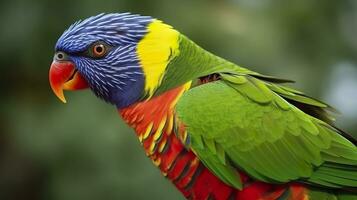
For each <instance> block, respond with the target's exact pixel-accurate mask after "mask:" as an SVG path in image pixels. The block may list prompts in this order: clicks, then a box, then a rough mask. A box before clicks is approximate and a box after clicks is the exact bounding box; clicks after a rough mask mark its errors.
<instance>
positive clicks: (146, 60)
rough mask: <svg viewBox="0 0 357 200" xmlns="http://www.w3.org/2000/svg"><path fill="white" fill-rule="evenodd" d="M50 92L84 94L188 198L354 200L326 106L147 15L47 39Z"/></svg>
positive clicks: (353, 153)
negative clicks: (116, 118)
mask: <svg viewBox="0 0 357 200" xmlns="http://www.w3.org/2000/svg"><path fill="white" fill-rule="evenodd" d="M55 50H56V53H55V56H54V60H53V63H52V65H51V68H50V73H49V78H50V84H51V87H52V89H53V91H54V93H55V94H56V95H57V96H58V97H59V98H60V99H61V100H62V101H63V102H65V98H64V95H63V90H78V89H84V88H90V89H91V90H92V91H93V92H94V94H95V95H96V96H98V97H99V98H101V99H103V100H105V101H107V102H109V103H111V104H113V105H115V106H116V108H117V109H118V111H119V113H120V115H121V116H122V118H123V119H124V120H125V121H126V122H127V123H128V124H129V125H130V126H131V127H133V128H134V129H135V131H136V134H137V137H138V138H139V141H140V143H141V144H142V146H143V147H144V149H145V152H146V154H147V156H148V157H149V158H150V159H151V160H152V161H153V163H154V164H155V165H156V166H157V167H158V168H159V169H160V170H161V172H162V174H163V175H164V176H166V177H167V178H168V179H169V180H171V181H172V182H173V184H174V185H175V186H176V187H177V189H179V190H180V191H181V192H182V194H183V195H184V196H185V197H186V198H188V199H218V200H221V199H239V200H334V199H338V200H347V199H357V148H356V140H355V139H353V137H351V136H349V135H348V134H347V133H344V132H343V131H341V130H339V129H338V128H336V127H335V126H334V125H333V118H332V117H331V112H330V111H333V108H332V107H330V106H329V105H327V104H325V103H323V102H321V101H318V100H315V99H313V98H310V97H309V96H307V95H305V94H303V93H302V92H300V91H297V90H294V89H292V88H289V87H286V86H283V85H282V83H285V82H289V81H288V80H284V79H279V78H276V77H271V76H266V75H262V74H259V73H257V72H254V71H251V70H249V69H246V68H242V67H240V66H238V65H236V64H234V63H232V62H229V61H227V60H225V59H223V58H220V57H218V56H215V55H214V54H212V53H210V52H208V51H206V50H204V49H203V48H201V47H199V46H198V45H197V44H195V43H194V42H193V41H191V40H190V39H188V38H187V37H186V36H184V35H183V34H181V33H179V32H178V31H177V30H175V29H173V28H172V27H171V26H169V25H167V24H165V23H163V22H162V21H159V20H157V19H154V18H152V17H149V16H140V15H134V14H130V13H121V14H99V15H97V16H94V17H90V18H88V19H85V20H83V21H78V22H76V23H74V24H73V25H72V26H70V27H69V28H68V29H67V30H66V31H65V32H64V33H63V35H62V36H61V37H60V38H59V40H58V41H57V44H56V47H55Z"/></svg>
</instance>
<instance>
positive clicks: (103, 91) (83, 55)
mask: <svg viewBox="0 0 357 200" xmlns="http://www.w3.org/2000/svg"><path fill="white" fill-rule="evenodd" d="M153 20H154V19H153V18H151V17H147V16H139V15H133V14H129V13H121V14H99V15H97V16H93V17H90V18H88V19H85V20H83V21H78V22H76V23H74V24H73V25H71V26H70V27H69V28H68V29H67V30H66V31H65V32H64V33H63V35H62V36H61V37H60V38H59V39H58V41H57V43H56V47H55V51H56V54H55V58H54V62H53V64H52V67H51V70H50V80H51V86H52V88H53V90H54V91H55V92H56V91H57V93H56V94H59V95H60V96H61V94H60V93H62V98H63V100H64V97H63V92H62V89H81V88H84V87H86V86H89V87H90V88H91V89H92V91H93V92H94V93H95V94H96V95H97V96H98V97H100V98H102V99H104V100H106V101H108V102H110V103H112V104H115V105H116V106H117V107H119V108H120V107H125V106H127V105H130V104H131V103H133V102H135V101H138V100H139V99H140V98H141V97H142V96H143V91H144V87H145V77H144V75H143V69H142V67H141V66H140V61H139V58H138V55H137V45H138V42H139V41H140V40H142V39H143V37H144V36H145V35H146V34H147V32H148V29H147V27H148V24H150V23H151V22H152V21H153ZM59 71H60V72H59ZM63 72H65V73H67V75H63ZM51 77H52V78H51ZM65 79H67V80H65ZM59 82H62V83H61V84H62V85H63V86H62V88H60V89H59V88H58V87H59V86H58V84H60V83H59ZM60 90H61V91H60Z"/></svg>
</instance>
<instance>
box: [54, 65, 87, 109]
mask: <svg viewBox="0 0 357 200" xmlns="http://www.w3.org/2000/svg"><path fill="white" fill-rule="evenodd" d="M49 79H50V85H51V88H52V90H53V92H54V93H55V95H56V96H57V97H58V98H59V99H60V100H61V101H62V102H63V103H66V99H65V97H64V94H63V90H80V89H85V88H88V83H87V81H86V80H85V79H84V78H83V77H82V76H81V75H80V73H78V71H77V70H76V68H75V66H74V64H73V62H70V61H56V60H54V61H53V62H52V64H51V68H50V73H49Z"/></svg>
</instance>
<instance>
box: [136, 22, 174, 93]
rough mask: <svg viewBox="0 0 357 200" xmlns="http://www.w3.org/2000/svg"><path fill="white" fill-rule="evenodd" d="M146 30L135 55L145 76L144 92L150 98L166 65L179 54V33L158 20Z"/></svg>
mask: <svg viewBox="0 0 357 200" xmlns="http://www.w3.org/2000/svg"><path fill="white" fill-rule="evenodd" d="M147 29H148V33H147V34H146V35H145V37H144V38H143V39H142V40H141V41H140V42H139V43H138V47H137V53H138V57H139V60H140V64H141V67H142V69H143V72H144V75H145V91H147V93H148V94H149V96H150V97H151V96H152V95H153V94H154V92H155V89H156V88H157V87H158V86H159V85H160V83H161V81H162V78H163V76H164V73H165V70H166V67H167V65H168V64H169V62H170V61H171V59H172V58H174V57H175V56H177V55H178V54H179V50H178V48H179V41H178V39H179V32H178V31H176V30H174V29H173V28H172V27H171V26H169V25H167V24H164V23H162V22H161V21H159V20H154V21H153V22H152V23H150V24H149V25H148V28H147Z"/></svg>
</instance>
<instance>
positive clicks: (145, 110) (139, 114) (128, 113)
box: [119, 82, 191, 156]
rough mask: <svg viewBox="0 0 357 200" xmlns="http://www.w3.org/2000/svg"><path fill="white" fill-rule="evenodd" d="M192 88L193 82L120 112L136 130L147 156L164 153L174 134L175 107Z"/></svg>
mask: <svg viewBox="0 0 357 200" xmlns="http://www.w3.org/2000/svg"><path fill="white" fill-rule="evenodd" d="M190 86H191V82H188V83H186V84H183V85H181V86H179V87H176V88H174V89H171V90H169V91H167V92H165V93H163V94H161V95H159V96H155V97H152V98H151V99H149V100H146V101H142V102H139V103H136V104H133V105H131V106H129V107H126V108H123V109H120V110H119V112H120V115H121V116H122V118H123V119H124V120H125V121H126V123H127V124H128V125H129V126H131V127H132V128H134V129H135V132H136V134H137V136H138V138H139V141H140V142H141V143H142V145H143V147H144V149H145V151H146V154H147V155H149V156H151V155H154V154H155V153H160V152H162V151H163V148H164V147H165V145H166V143H167V140H168V137H169V135H170V134H171V133H172V132H173V121H174V114H175V113H174V108H175V105H176V103H177V101H178V100H179V98H180V97H181V96H182V94H183V93H184V92H185V91H187V90H188V89H189V87H190Z"/></svg>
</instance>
